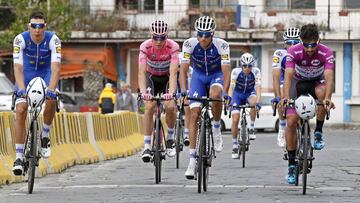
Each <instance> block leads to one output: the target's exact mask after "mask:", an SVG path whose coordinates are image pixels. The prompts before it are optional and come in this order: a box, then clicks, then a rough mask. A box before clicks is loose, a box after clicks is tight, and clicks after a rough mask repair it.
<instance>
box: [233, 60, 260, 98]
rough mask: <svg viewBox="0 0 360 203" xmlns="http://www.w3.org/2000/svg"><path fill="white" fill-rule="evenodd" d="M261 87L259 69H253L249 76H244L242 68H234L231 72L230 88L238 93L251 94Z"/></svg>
mask: <svg viewBox="0 0 360 203" xmlns="http://www.w3.org/2000/svg"><path fill="white" fill-rule="evenodd" d="M260 85H261V73H260V70H259V68H256V67H253V68H252V70H251V72H250V73H249V74H247V75H246V74H245V73H244V72H243V71H242V68H234V69H233V70H232V72H231V88H234V92H238V93H246V94H249V93H252V92H254V91H256V87H258V86H260Z"/></svg>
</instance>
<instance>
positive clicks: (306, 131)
mask: <svg viewBox="0 0 360 203" xmlns="http://www.w3.org/2000/svg"><path fill="white" fill-rule="evenodd" d="M309 136H310V135H309V123H308V121H305V122H304V125H303V136H302V139H303V140H302V141H303V160H302V187H303V190H302V193H303V195H305V194H306V184H307V170H308V145H309V143H308V137H309Z"/></svg>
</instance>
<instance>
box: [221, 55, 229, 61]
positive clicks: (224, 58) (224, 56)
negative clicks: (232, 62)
mask: <svg viewBox="0 0 360 203" xmlns="http://www.w3.org/2000/svg"><path fill="white" fill-rule="evenodd" d="M221 60H229V55H228V54H223V55H221Z"/></svg>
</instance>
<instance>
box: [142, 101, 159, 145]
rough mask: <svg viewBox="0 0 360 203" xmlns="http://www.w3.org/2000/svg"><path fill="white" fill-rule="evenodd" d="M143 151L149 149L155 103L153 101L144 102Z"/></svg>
mask: <svg viewBox="0 0 360 203" xmlns="http://www.w3.org/2000/svg"><path fill="white" fill-rule="evenodd" d="M144 104H145V112H144V133H145V135H144V149H150V147H151V135H152V131H153V127H154V123H153V115H154V110H155V106H156V103H155V102H154V101H144Z"/></svg>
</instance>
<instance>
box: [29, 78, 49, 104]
mask: <svg viewBox="0 0 360 203" xmlns="http://www.w3.org/2000/svg"><path fill="white" fill-rule="evenodd" d="M45 89H46V84H45V82H44V80H43V79H42V78H40V77H36V78H33V79H32V80H31V81H30V82H29V84H28V86H27V87H26V94H27V101H28V104H29V106H30V107H31V108H32V109H33V108H38V107H40V106H41V105H42V104H43V103H44V100H45Z"/></svg>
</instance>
